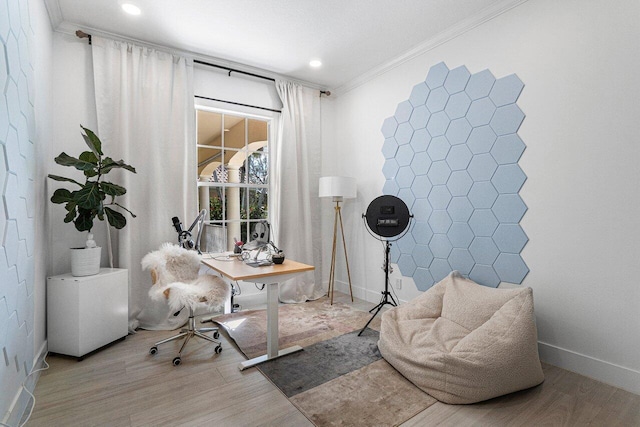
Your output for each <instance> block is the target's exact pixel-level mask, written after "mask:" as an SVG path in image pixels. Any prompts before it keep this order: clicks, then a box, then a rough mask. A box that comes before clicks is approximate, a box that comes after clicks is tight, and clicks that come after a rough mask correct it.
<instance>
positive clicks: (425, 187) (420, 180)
mask: <svg viewBox="0 0 640 427" xmlns="http://www.w3.org/2000/svg"><path fill="white" fill-rule="evenodd" d="M431 187H433V185H431V181H429V177H428V176H426V175H416V177H415V178H414V179H413V184H411V191H413V194H414V195H415V196H416V198H419V197H427V196H428V195H429V192H430V191H431Z"/></svg>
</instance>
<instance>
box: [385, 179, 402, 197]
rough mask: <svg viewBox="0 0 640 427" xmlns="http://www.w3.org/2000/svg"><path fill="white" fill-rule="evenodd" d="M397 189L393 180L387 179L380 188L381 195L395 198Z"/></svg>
mask: <svg viewBox="0 0 640 427" xmlns="http://www.w3.org/2000/svg"><path fill="white" fill-rule="evenodd" d="M399 189H400V188H399V187H398V184H396V180H395V179H387V180H386V181H385V182H384V186H383V187H382V194H386V195H389V196H397V195H398V190H399Z"/></svg>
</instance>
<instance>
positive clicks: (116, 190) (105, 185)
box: [100, 182, 127, 197]
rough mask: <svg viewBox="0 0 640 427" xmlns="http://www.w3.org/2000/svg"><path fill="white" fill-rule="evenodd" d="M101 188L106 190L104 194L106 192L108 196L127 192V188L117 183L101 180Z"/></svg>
mask: <svg viewBox="0 0 640 427" xmlns="http://www.w3.org/2000/svg"><path fill="white" fill-rule="evenodd" d="M100 189H101V190H102V191H103V192H104V194H106V195H107V196H114V197H115V196H122V195H123V194H125V193H126V192H127V190H126V189H125V188H124V187H121V186H119V185H117V184H113V183H111V182H101V183H100Z"/></svg>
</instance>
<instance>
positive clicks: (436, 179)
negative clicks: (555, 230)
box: [427, 160, 451, 185]
mask: <svg viewBox="0 0 640 427" xmlns="http://www.w3.org/2000/svg"><path fill="white" fill-rule="evenodd" d="M450 174H451V168H449V165H448V164H447V162H445V161H444V160H440V161H438V162H433V163H431V167H430V168H429V172H427V176H428V177H429V181H431V183H432V184H433V185H444V184H446V183H447V180H448V179H449V175H450Z"/></svg>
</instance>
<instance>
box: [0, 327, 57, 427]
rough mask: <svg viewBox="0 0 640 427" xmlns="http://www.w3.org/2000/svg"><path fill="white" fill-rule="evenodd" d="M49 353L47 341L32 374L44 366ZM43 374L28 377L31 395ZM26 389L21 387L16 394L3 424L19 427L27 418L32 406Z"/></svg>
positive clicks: (37, 357)
mask: <svg viewBox="0 0 640 427" xmlns="http://www.w3.org/2000/svg"><path fill="white" fill-rule="evenodd" d="M47 352H48V344H47V341H46V340H45V341H44V342H43V343H42V345H41V346H40V349H39V351H38V354H36V356H35V357H34V359H33V365H32V366H31V372H33V371H35V370H36V369H38V368H40V367H41V366H42V365H43V361H44V358H45V356H46V355H47ZM41 373H42V372H36V373H35V374H33V375H31V376H30V377H28V379H27V380H26V382H25V384H24V387H26V388H27V390H29V391H30V392H31V393H33V390H35V388H36V384H37V383H38V379H40V374H41ZM24 387H22V386H21V387H20V388H19V389H18V391H17V392H16V396H15V398H14V399H13V403H12V404H11V407H10V408H9V412H8V414H7V417H6V418H5V419H4V420H3V421H2V422H3V423H5V424H8V425H16V426H17V425H20V424H21V422H24V421H23V417H24V416H25V414H26V412H27V409H29V408H30V405H31V396H30V395H29V394H28V393H26V392H25V391H24Z"/></svg>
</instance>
